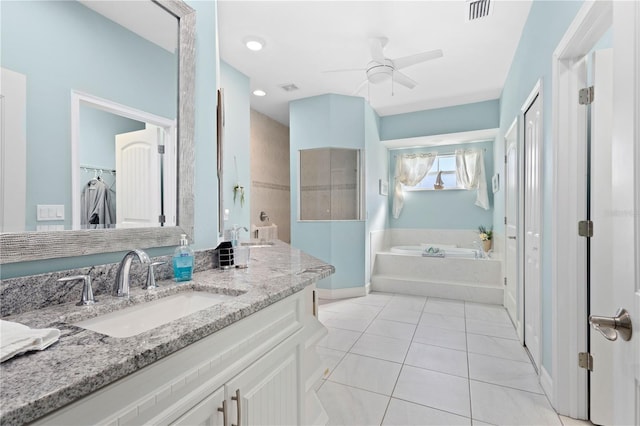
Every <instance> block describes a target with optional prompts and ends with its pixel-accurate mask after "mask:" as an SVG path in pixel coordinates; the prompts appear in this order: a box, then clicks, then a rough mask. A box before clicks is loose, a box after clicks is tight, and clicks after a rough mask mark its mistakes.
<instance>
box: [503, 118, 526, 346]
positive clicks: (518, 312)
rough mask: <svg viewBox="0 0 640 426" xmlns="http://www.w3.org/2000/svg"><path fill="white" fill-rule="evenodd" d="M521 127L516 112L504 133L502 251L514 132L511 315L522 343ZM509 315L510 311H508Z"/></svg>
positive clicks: (522, 199) (506, 243)
mask: <svg viewBox="0 0 640 426" xmlns="http://www.w3.org/2000/svg"><path fill="white" fill-rule="evenodd" d="M521 127H522V125H521V117H520V114H518V116H517V117H516V118H514V119H513V122H512V123H511V125H510V126H509V128H508V129H507V131H506V132H505V134H504V153H505V154H504V155H505V169H504V170H505V172H504V178H505V182H504V191H505V198H504V202H505V205H504V211H505V233H504V253H505V259H506V255H507V245H508V244H509V236H508V235H507V232H506V225H507V224H506V219H507V180H506V179H507V168H506V163H507V149H508V148H509V138H510V136H511V134H513V133H515V138H516V190H517V194H516V217H515V218H514V219H515V222H516V235H515V237H516V255H515V259H513V260H514V261H515V263H516V282H515V290H516V294H515V304H516V306H515V312H514V315H515V317H512V320H513V322H514V323H515V326H516V332H517V333H518V340H519V341H520V343H521V344H524V325H523V318H522V313H523V304H522V302H523V298H522V297H521V293H522V290H523V289H522V283H523V282H524V279H523V276H522V271H523V268H522V257H523V255H522V253H523V250H522V247H521V245H522V244H523V243H524V242H523V238H522V235H523V233H522V226H521V224H522V223H523V220H522V219H523V218H522V215H523V214H524V209H523V202H524V198H523V193H524V184H523V180H522V175H523V174H522V164H523V158H522V151H523V149H522V147H521V144H522V141H523V139H522V138H521V135H520V128H521ZM504 276H505V279H506V278H507V266H506V264H505V266H504ZM506 297H507V292H506V289H505V299H504V305H505V307H507V306H506V305H507V299H506ZM507 312H509V308H508V307H507ZM509 316H511V312H509Z"/></svg>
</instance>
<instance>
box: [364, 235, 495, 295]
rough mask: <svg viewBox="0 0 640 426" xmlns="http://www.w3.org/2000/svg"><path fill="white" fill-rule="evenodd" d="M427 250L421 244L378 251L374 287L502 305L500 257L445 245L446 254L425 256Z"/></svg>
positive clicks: (373, 276) (389, 290)
mask: <svg viewBox="0 0 640 426" xmlns="http://www.w3.org/2000/svg"><path fill="white" fill-rule="evenodd" d="M424 249H425V248H424V247H423V246H420V245H396V246H393V247H391V248H388V249H387V250H386V251H384V250H383V251H379V252H377V254H376V258H375V263H374V266H373V271H372V275H371V289H372V290H374V291H382V292H389V293H400V294H410V295H416V296H427V297H440V298H447V299H457V300H465V301H470V302H479V303H493V304H502V298H503V288H502V287H503V285H502V282H501V278H500V277H501V262H500V260H497V259H488V258H483V259H478V258H477V257H476V256H477V255H478V253H479V251H478V250H476V249H467V248H451V247H450V248H441V249H442V250H443V251H444V252H445V257H431V256H422V253H423V252H424ZM477 259H478V260H477Z"/></svg>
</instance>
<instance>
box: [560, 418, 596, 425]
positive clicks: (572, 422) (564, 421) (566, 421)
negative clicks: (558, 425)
mask: <svg viewBox="0 0 640 426" xmlns="http://www.w3.org/2000/svg"><path fill="white" fill-rule="evenodd" d="M560 421H561V422H562V424H563V425H564V426H593V423H591V422H590V421H589V420H578V419H572V418H571V417H566V416H560Z"/></svg>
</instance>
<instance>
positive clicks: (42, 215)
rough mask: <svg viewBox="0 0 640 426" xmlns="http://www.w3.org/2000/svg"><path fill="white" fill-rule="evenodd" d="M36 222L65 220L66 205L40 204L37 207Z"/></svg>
mask: <svg viewBox="0 0 640 426" xmlns="http://www.w3.org/2000/svg"><path fill="white" fill-rule="evenodd" d="M36 220H37V221H38V222H42V221H47V220H64V204H38V205H37V206H36Z"/></svg>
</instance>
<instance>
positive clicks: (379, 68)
mask: <svg viewBox="0 0 640 426" xmlns="http://www.w3.org/2000/svg"><path fill="white" fill-rule="evenodd" d="M392 76H393V67H392V66H390V65H379V64H377V65H374V66H372V67H370V68H367V79H368V80H369V82H370V83H373V84H378V83H382V82H383V81H387V80H389V79H390V78H391V77H392Z"/></svg>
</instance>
